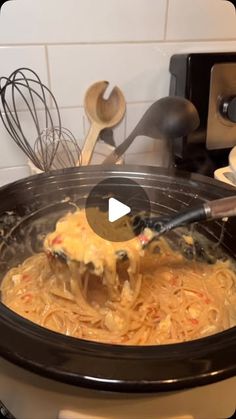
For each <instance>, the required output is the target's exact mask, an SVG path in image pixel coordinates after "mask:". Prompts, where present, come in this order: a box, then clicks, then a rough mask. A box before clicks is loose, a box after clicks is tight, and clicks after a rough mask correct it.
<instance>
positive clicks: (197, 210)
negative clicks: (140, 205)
mask: <svg viewBox="0 0 236 419" xmlns="http://www.w3.org/2000/svg"><path fill="white" fill-rule="evenodd" d="M234 216H236V195H235V196H230V197H228V198H222V199H216V200H214V201H207V202H204V203H202V204H199V205H197V206H195V207H190V208H187V209H184V210H183V211H180V212H177V213H174V215H173V214H171V215H168V216H160V217H142V216H136V217H135V218H134V219H133V222H132V224H133V229H134V232H136V233H137V232H138V233H139V232H143V231H144V232H145V229H146V228H148V229H150V230H151V231H152V233H153V234H151V235H150V237H149V238H148V237H146V238H145V237H144V241H143V243H144V247H146V246H147V245H149V244H150V242H151V241H153V240H154V239H157V238H158V237H160V236H162V235H163V234H165V233H167V232H168V231H171V230H173V229H175V228H177V227H183V226H185V225H188V224H191V223H194V222H197V221H204V220H216V219H220V218H228V217H234Z"/></svg>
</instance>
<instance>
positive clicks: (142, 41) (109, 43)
mask: <svg viewBox="0 0 236 419" xmlns="http://www.w3.org/2000/svg"><path fill="white" fill-rule="evenodd" d="M235 41H236V36H235V38H197V39H196V38H187V39H171V38H170V39H156V40H148V41H145V40H137V41H100V42H99V41H98V42H94V41H88V42H73V41H72V42H55V43H50V42H49V43H45V44H44V43H41V42H39V43H37V42H35V43H30V44H29V43H20V44H19V43H18V44H17V43H3V44H2V43H0V48H6V47H47V48H48V47H51V46H58V47H61V46H76V45H77V46H94V45H95V46H98V45H146V44H167V43H170V44H176V43H187V42H195V43H199V42H202V43H206V42H235Z"/></svg>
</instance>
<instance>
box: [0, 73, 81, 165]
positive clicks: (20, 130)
mask: <svg viewBox="0 0 236 419" xmlns="http://www.w3.org/2000/svg"><path fill="white" fill-rule="evenodd" d="M0 103H1V105H2V106H1V109H0V117H1V119H2V122H3V124H4V126H5V128H6V130H7V132H8V133H9V135H10V136H11V138H12V139H13V140H14V142H15V143H16V144H17V145H18V147H20V149H21V150H22V151H23V152H24V153H25V154H26V155H27V157H28V158H29V159H30V160H31V162H32V163H33V164H34V166H36V167H37V168H38V169H40V170H42V171H49V170H52V169H53V168H56V167H58V164H59V162H60V168H61V167H68V166H70V165H71V164H72V165H75V164H74V161H75V160H73V158H74V157H73V156H75V155H77V157H78V156H79V157H78V158H77V160H76V163H77V161H78V160H80V149H79V146H78V144H77V142H76V140H75V138H74V136H73V134H72V133H71V132H70V131H69V130H67V129H66V128H62V126H61V116H60V112H59V107H58V105H57V102H56V99H55V97H54V95H53V94H52V92H51V91H50V90H49V89H48V88H47V87H46V86H45V85H44V84H43V83H42V82H41V80H40V78H39V76H38V75H37V74H36V73H35V72H34V71H33V70H31V69H29V68H19V69H17V70H15V71H14V72H13V73H12V74H11V75H10V76H9V77H1V78H0ZM19 109H22V110H19ZM23 111H26V112H27V113H26V112H23ZM25 115H28V117H30V120H29V118H28V119H27V120H25ZM35 140H36V141H35ZM61 141H62V144H60V142H61ZM62 147H63V150H64V154H63V156H64V157H63V159H62ZM57 154H58V156H57ZM65 156H67V158H65ZM72 157H73V158H72ZM63 164H64V166H62V165H63Z"/></svg>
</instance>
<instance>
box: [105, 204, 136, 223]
mask: <svg viewBox="0 0 236 419" xmlns="http://www.w3.org/2000/svg"><path fill="white" fill-rule="evenodd" d="M130 212H131V208H130V207H128V205H125V204H123V203H122V202H120V201H118V199H115V198H109V200H108V220H109V221H110V223H113V222H114V221H116V220H119V218H121V217H124V215H127V214H129V213H130Z"/></svg>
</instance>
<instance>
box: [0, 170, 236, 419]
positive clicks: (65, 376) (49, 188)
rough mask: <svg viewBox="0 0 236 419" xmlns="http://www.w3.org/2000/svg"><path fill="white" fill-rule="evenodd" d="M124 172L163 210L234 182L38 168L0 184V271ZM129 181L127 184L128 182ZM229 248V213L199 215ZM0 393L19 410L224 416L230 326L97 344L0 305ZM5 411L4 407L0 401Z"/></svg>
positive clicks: (49, 417)
mask: <svg viewBox="0 0 236 419" xmlns="http://www.w3.org/2000/svg"><path fill="white" fill-rule="evenodd" d="M120 177H123V178H128V179H132V180H134V181H135V182H136V183H137V184H139V185H140V186H141V187H142V188H144V190H145V191H146V193H147V195H148V197H149V200H150V203H151V207H152V211H153V213H160V214H164V213H165V214H166V213H170V212H173V211H178V210H181V209H183V208H186V207H187V206H189V205H194V204H197V203H199V202H201V201H205V200H211V199H217V198H220V197H225V196H229V195H233V194H235V189H234V188H231V187H230V186H226V185H225V184H223V183H221V182H218V181H216V180H213V179H210V178H206V177H203V176H201V175H196V174H190V173H181V172H178V171H175V170H164V169H160V168H151V167H142V166H114V167H101V166H90V167H87V168H86V167H81V168H71V169H66V170H62V171H56V172H51V173H48V174H40V175H36V176H32V177H30V178H26V179H24V180H20V181H18V182H15V183H13V184H10V185H8V186H5V187H3V188H1V189H0V231H1V237H0V240H1V249H0V269H1V278H2V277H3V275H4V273H5V272H6V271H7V270H8V269H9V268H10V267H12V266H14V265H16V264H18V263H20V262H21V261H23V260H24V259H25V258H26V257H27V256H29V255H31V254H33V253H34V252H38V251H40V250H41V248H42V241H43V235H44V234H46V233H47V232H48V231H50V230H52V229H53V228H54V226H55V222H56V220H57V219H58V218H59V217H60V216H61V215H62V214H63V213H65V212H67V211H68V210H70V209H71V205H72V204H73V203H76V204H77V205H79V206H83V205H85V202H86V198H87V196H88V194H89V192H90V190H91V189H92V188H93V187H94V186H95V185H96V184H97V183H98V182H100V181H102V180H104V179H106V178H120ZM127 187H128V186H127ZM197 229H198V230H199V232H200V233H202V234H203V235H205V236H206V237H207V238H208V239H210V240H213V241H214V242H217V241H218V240H221V246H222V247H223V248H224V251H225V252H226V253H228V254H229V255H230V256H231V257H232V258H235V257H236V241H235V233H236V220H235V219H233V218H232V219H229V220H228V221H227V222H226V223H225V222H224V221H214V222H213V221H212V222H207V223H199V224H198V226H197ZM0 335H1V340H0V355H1V360H0V399H1V400H2V403H3V404H4V405H5V407H6V409H7V410H9V412H10V413H11V414H12V415H13V416H14V417H15V418H17V419H41V418H44V419H54V418H61V419H63V418H67V419H69V418H72V417H73V418H78V419H84V418H87V419H88V418H89V419H95V418H96V419H98V418H99V419H101V418H106V419H107V418H124V419H125V418H127V419H128V418H140V419H141V418H142V419H144V418H176V417H178V418H180V417H183V416H184V417H186V418H187V417H190V418H192V417H194V418H204V419H206V418H211V419H213V418H217V419H218V418H225V417H230V416H231V415H232V414H233V412H234V410H235V406H236V378H235V373H236V327H234V328H231V329H229V330H226V331H224V332H222V333H218V334H215V335H212V336H209V337H205V338H201V339H197V340H194V341H191V342H185V343H178V344H171V345H160V346H147V347H144V346H139V347H138V346H122V345H109V344H102V343H95V342H90V341H85V340H80V339H75V338H71V337H68V336H64V335H61V334H58V333H55V332H52V331H50V330H47V329H44V328H42V327H40V326H38V325H36V324H33V323H32V322H30V321H28V320H26V319H23V318H22V317H20V316H18V315H17V314H15V313H13V312H12V311H11V310H9V309H8V308H7V307H5V306H4V305H3V304H2V303H1V304H0ZM2 410H3V411H4V408H3V409H2Z"/></svg>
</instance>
